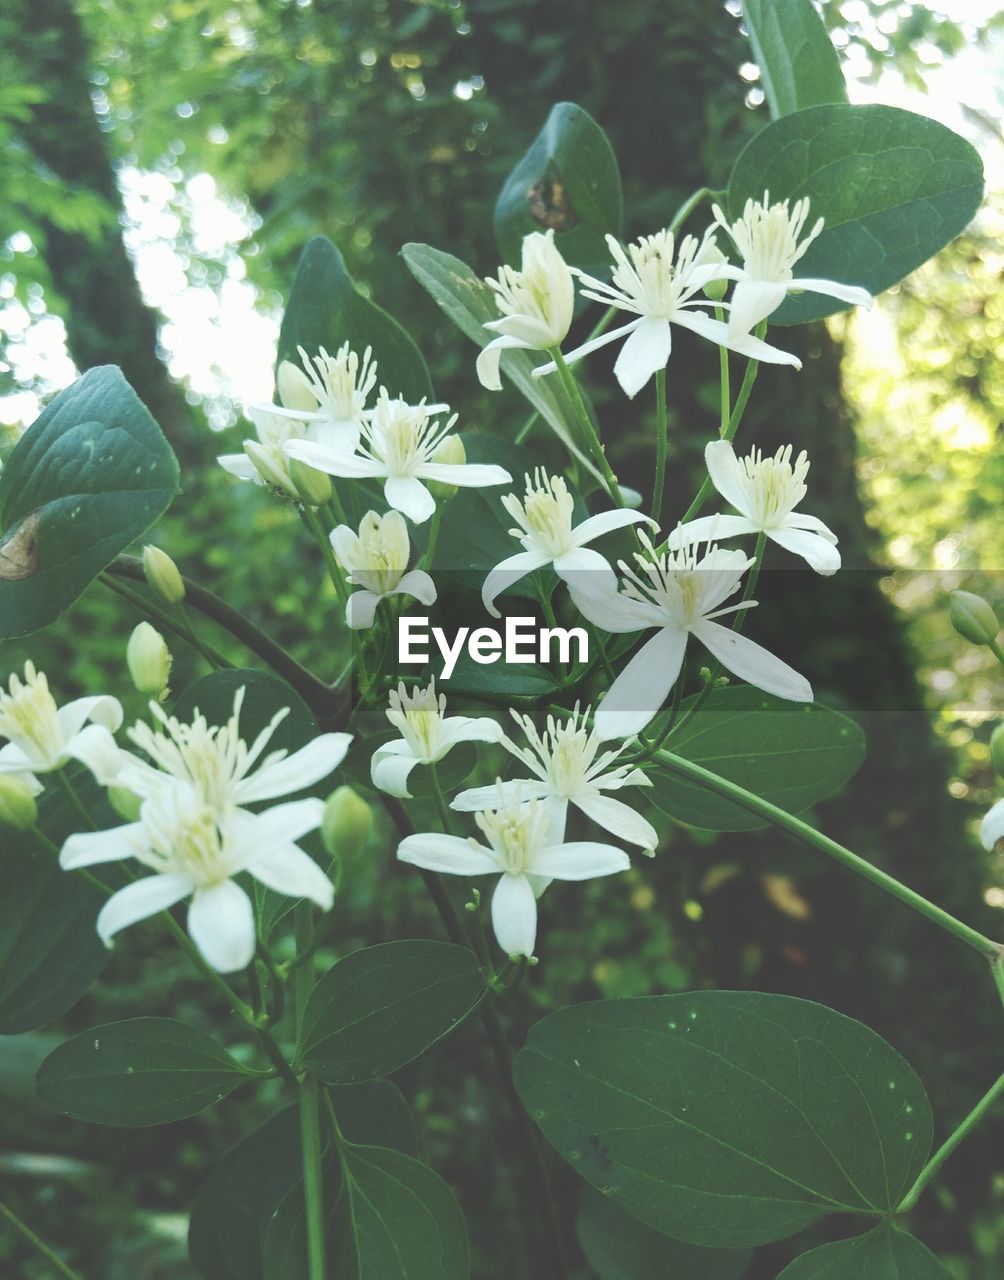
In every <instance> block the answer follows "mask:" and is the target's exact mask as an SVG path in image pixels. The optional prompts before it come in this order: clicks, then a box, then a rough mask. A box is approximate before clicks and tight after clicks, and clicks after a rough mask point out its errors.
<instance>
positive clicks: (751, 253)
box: [713, 191, 872, 342]
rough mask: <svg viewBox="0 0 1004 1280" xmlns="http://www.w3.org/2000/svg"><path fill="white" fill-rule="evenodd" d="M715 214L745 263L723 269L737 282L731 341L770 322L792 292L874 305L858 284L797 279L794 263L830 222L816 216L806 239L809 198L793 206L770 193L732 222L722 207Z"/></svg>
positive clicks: (733, 304)
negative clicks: (773, 199) (774, 201)
mask: <svg viewBox="0 0 1004 1280" xmlns="http://www.w3.org/2000/svg"><path fill="white" fill-rule="evenodd" d="M713 212H714V218H715V221H716V222H717V223H718V225H719V226H721V227H722V228H724V230H725V231H726V232H728V234H729V235H730V236H731V238H732V240H733V242H734V243H735V246H736V248H737V249H738V250H739V253H740V254H741V255H742V260H743V264H742V266H741V267H734V266H725V267H723V268H722V269H721V275H722V276H723V277H724V278H725V279H727V280H736V281H738V283H737V285H736V287H735V290H734V291H733V294H732V300H731V307H730V310H729V326H728V328H729V341H730V342H732V341H735V340H737V339H739V338H741V337H742V335H743V334H748V333H749V332H750V330H751V329H753V327H754V326H755V325H758V324H759V323H760V321H761V320H766V318H767V317H768V316H769V315H771V314H772V313H773V312H774V311H776V310H777V308H778V307H779V306H780V305H781V303H782V302H783V301H784V299H785V297H786V295H787V294H789V293H796V292H807V293H822V294H826V295H827V296H828V297H830V298H837V299H839V300H840V301H841V302H846V303H849V304H850V305H851V306H855V307H870V306H871V302H872V298H871V294H870V293H869V292H868V291H867V289H862V288H860V286H858V285H853V284H841V283H839V282H838V281H836V280H818V279H816V278H814V277H809V276H803V277H799V278H796V277H795V273H794V266H795V263H796V262H798V260H799V259H800V258H801V257H802V255H803V254H804V253H805V251H806V249H808V247H809V245H810V244H812V242H813V240H815V238H816V237H817V236H818V235H819V233H820V232H821V231H822V229H823V225H824V221H825V220H824V219H823V218H817V219H816V222H815V225H814V226H813V228H812V230H811V231H809V232H808V234H807V235H805V236H804V237H803V236H802V233H803V231H804V230H805V223H806V220H807V219H808V216H809V199H808V197H807V196H806V197H804V198H803V199H801V200H796V201H795V204H794V206H793V207H791V208H789V207H788V201H787V200H784V201H782V202H781V203H780V204H771V203H770V193H769V192H767V191H765V192H764V193H763V200H762V201H756V200H747V201H746V204H745V206H744V207H743V212H742V217H741V218H737V219H736V221H735V222H732V223H730V222H729V220H728V218H726V216H725V214H724V213H723V212H722V210H721V209H720V208H719V207H718V205H715V206H714V209H713ZM800 237H801V239H800Z"/></svg>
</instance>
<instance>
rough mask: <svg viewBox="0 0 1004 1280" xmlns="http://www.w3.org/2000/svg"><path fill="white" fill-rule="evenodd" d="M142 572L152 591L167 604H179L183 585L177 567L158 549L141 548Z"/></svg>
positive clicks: (182, 598)
mask: <svg viewBox="0 0 1004 1280" xmlns="http://www.w3.org/2000/svg"><path fill="white" fill-rule="evenodd" d="M143 572H144V573H145V574H146V580H147V582H148V583H149V584H150V586H151V587H152V588H153V590H154V591H155V592H156V593H157V595H159V596H160V597H161V599H162V600H166V601H167V603H168V604H181V602H182V600H184V598H185V584H184V582H182V580H181V574H180V573H179V572H178V566H177V565H176V564H175V563H174V561H173V560H172V559H171V557H170V556H169V555H168V554H167V552H166V551H161V549H160V547H144V548H143Z"/></svg>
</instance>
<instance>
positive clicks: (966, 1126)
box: [897, 1075, 1004, 1213]
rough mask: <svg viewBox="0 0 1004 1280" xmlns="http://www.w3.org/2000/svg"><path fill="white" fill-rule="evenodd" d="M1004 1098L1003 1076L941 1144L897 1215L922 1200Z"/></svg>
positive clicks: (902, 1203)
mask: <svg viewBox="0 0 1004 1280" xmlns="http://www.w3.org/2000/svg"><path fill="white" fill-rule="evenodd" d="M1001 1097H1004V1075H1001V1076H999V1077H998V1078H997V1080H996V1081H995V1082H994V1083H993V1084H992V1085H991V1086H990V1088H989V1090H988V1091H987V1092H986V1093H985V1094H984V1095H983V1097H982V1098H981V1099H980V1100H979V1102H977V1104H976V1106H975V1107H973V1109H972V1111H970V1113H969V1115H967V1116H966V1118H965V1119H964V1120H963V1121H962V1123H961V1124H960V1125H959V1126H958V1127H957V1128H956V1129H955V1131H954V1132H953V1133H952V1134H951V1135H950V1136H949V1137H948V1138H947V1139H946V1140H945V1141H944V1142H943V1143H942V1144H941V1146H940V1147H939V1148H938V1150H937V1151H936V1152H935V1153H934V1155H933V1156H932V1157H931V1158H930V1160H928V1162H927V1164H926V1165H924V1167H923V1169H921V1171H920V1176H919V1177H918V1178H917V1181H916V1182H915V1183H914V1184H913V1186H912V1187H911V1188H910V1190H909V1191H908V1192H907V1193H906V1195H905V1196H904V1197H903V1200H902V1202H901V1203H900V1205H899V1208H898V1209H897V1213H908V1212H909V1211H910V1210H911V1209H912V1208H913V1207H914V1205H915V1204H916V1203H917V1201H918V1200H919V1199H920V1197H921V1195H922V1194H923V1192H924V1190H925V1188H926V1187H927V1186H928V1184H929V1183H930V1182H931V1180H932V1179H933V1178H934V1176H935V1174H936V1173H937V1172H938V1170H939V1169H940V1168H941V1166H942V1165H943V1164H944V1163H945V1161H946V1160H947V1159H948V1157H949V1156H950V1155H951V1154H952V1152H953V1151H954V1150H955V1148H956V1147H957V1146H958V1145H959V1144H960V1143H961V1142H963V1141H964V1140H965V1139H966V1138H967V1137H968V1136H969V1134H970V1133H972V1131H973V1130H974V1129H975V1128H976V1126H977V1125H978V1124H979V1123H980V1121H981V1120H982V1119H983V1117H984V1116H985V1115H987V1113H988V1112H989V1111H991V1110H992V1109H993V1107H994V1104H995V1103H996V1102H997V1101H998V1099H1000V1098H1001Z"/></svg>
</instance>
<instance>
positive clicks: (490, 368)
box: [475, 334, 529, 391]
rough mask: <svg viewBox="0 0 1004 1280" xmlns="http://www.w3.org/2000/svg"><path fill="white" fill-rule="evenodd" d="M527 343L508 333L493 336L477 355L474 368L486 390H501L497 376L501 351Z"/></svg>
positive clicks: (523, 346) (526, 344)
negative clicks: (496, 336)
mask: <svg viewBox="0 0 1004 1280" xmlns="http://www.w3.org/2000/svg"><path fill="white" fill-rule="evenodd" d="M528 345H529V344H528V343H526V342H521V341H520V339H519V338H513V337H511V336H510V335H509V334H503V335H502V336H501V337H500V338H495V339H493V340H492V341H491V342H489V344H488V346H487V347H485V348H484V349H483V350H482V351H481V352H480V353H479V355H478V359H477V363H476V365H475V368H476V370H477V374H478V381H479V382H480V383H481V385H482V386H483V387H484V388H485V390H486V391H501V390H502V379H501V378H500V377H499V362H500V361H501V359H502V352H503V351H507V350H511V349H512V348H514V347H522V348H524V349H525V348H526V347H527V346H528Z"/></svg>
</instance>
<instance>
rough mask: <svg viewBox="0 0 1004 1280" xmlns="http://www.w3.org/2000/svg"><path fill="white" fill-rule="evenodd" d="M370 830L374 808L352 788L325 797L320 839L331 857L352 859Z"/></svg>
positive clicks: (360, 850) (341, 789)
mask: <svg viewBox="0 0 1004 1280" xmlns="http://www.w3.org/2000/svg"><path fill="white" fill-rule="evenodd" d="M372 829H373V810H372V809H371V808H370V807H369V805H368V804H367V803H366V801H365V800H364V799H363V798H362V797H361V796H359V795H357V794H356V793H355V792H354V791H353V790H352V788H351V787H346V786H342V787H338V788H337V789H336V790H335V791H332V793H331V795H330V796H328V800H327V803H326V804H325V806H324V817H323V818H322V819H321V838H322V840H323V841H324V847H325V849H327V851H328V853H330V854H331V856H332V857H336V856H338V855H340V856H341V857H343V858H353V857H355V856H356V855H357V854H359V853H361V852H362V850H363V849H364V848H365V847H366V841H367V840H368V839H369V838H370V832H371V831H372Z"/></svg>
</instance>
